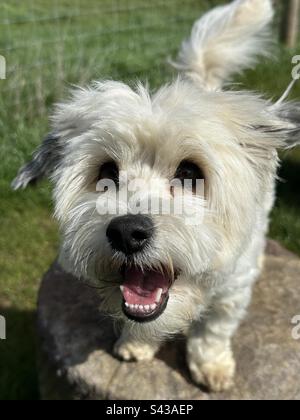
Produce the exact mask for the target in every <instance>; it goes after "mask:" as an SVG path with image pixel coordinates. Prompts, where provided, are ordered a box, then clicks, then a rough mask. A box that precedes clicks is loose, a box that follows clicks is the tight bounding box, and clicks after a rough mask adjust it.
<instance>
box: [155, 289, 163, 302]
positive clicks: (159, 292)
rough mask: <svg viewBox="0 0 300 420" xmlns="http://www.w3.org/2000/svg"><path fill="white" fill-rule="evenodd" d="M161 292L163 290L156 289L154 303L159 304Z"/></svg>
mask: <svg viewBox="0 0 300 420" xmlns="http://www.w3.org/2000/svg"><path fill="white" fill-rule="evenodd" d="M162 292H163V289H158V290H157V293H156V299H155V302H156V303H159V302H160V299H161V295H162Z"/></svg>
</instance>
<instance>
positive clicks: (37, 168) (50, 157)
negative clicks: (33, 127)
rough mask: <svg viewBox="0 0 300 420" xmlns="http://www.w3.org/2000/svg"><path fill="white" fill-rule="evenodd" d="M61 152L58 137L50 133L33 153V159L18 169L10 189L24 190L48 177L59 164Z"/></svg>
mask: <svg viewBox="0 0 300 420" xmlns="http://www.w3.org/2000/svg"><path fill="white" fill-rule="evenodd" d="M61 152H62V146H61V144H60V143H59V136H58V135H57V134H55V133H50V134H49V135H48V136H47V137H46V138H45V139H44V141H43V143H42V144H41V146H40V147H39V148H38V150H37V151H36V152H35V153H34V155H33V159H32V160H31V161H30V162H29V163H27V164H26V165H25V166H23V168H21V169H20V171H19V173H18V175H17V177H16V178H15V180H14V181H13V182H12V184H11V187H12V188H13V189H14V190H19V189H25V188H26V187H27V186H28V185H30V184H34V183H36V182H38V181H39V180H41V179H43V178H45V177H48V176H50V175H51V173H52V172H53V171H54V169H55V168H56V167H57V165H58V163H59V160H60V156H61Z"/></svg>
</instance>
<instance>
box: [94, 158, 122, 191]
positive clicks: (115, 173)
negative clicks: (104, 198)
mask: <svg viewBox="0 0 300 420" xmlns="http://www.w3.org/2000/svg"><path fill="white" fill-rule="evenodd" d="M103 179H110V180H112V181H114V182H115V183H116V184H117V185H118V184H119V168H118V166H117V165H116V164H115V162H106V163H104V164H103V165H102V166H101V168H100V171H99V175H98V181H100V180H103Z"/></svg>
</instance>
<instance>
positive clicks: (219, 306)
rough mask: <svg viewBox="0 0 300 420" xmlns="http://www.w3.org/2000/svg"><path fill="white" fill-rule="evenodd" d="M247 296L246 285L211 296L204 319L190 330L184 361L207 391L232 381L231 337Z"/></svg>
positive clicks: (233, 366)
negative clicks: (186, 359)
mask: <svg viewBox="0 0 300 420" xmlns="http://www.w3.org/2000/svg"><path fill="white" fill-rule="evenodd" d="M250 298H251V288H250V287H246V288H242V289H238V290H232V289H231V291H229V293H227V294H226V295H223V296H219V297H217V298H216V299H215V300H214V302H213V305H212V311H211V313H210V315H209V316H208V318H207V319H206V321H204V322H203V323H200V322H199V323H196V324H195V325H194V326H193V327H192V329H191V331H190V336H189V338H188V344H187V358H188V365H189V368H190V371H191V374H192V377H193V379H194V381H195V382H196V383H197V384H199V385H204V386H206V387H207V388H208V389H209V390H210V391H215V392H220V391H224V390H227V389H229V388H230V387H231V386H232V385H233V378H234V374H235V361H234V358H233V354H232V349H231V338H232V336H233V334H234V333H235V331H236V330H237V328H238V326H239V324H240V321H241V319H242V318H243V317H244V315H245V311H246V309H247V307H248V304H249V302H250Z"/></svg>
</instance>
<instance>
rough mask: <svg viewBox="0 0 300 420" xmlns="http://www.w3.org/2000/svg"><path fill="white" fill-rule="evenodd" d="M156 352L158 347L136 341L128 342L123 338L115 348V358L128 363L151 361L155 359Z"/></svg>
mask: <svg viewBox="0 0 300 420" xmlns="http://www.w3.org/2000/svg"><path fill="white" fill-rule="evenodd" d="M156 351H157V347H154V346H152V345H149V344H146V343H139V342H136V341H126V340H124V339H123V338H122V337H121V338H120V339H119V340H118V341H117V342H116V344H115V346H114V354H115V356H116V357H118V358H120V359H122V360H125V361H126V362H130V361H135V362H142V361H150V360H152V359H153V358H154V356H155V353H156Z"/></svg>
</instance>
